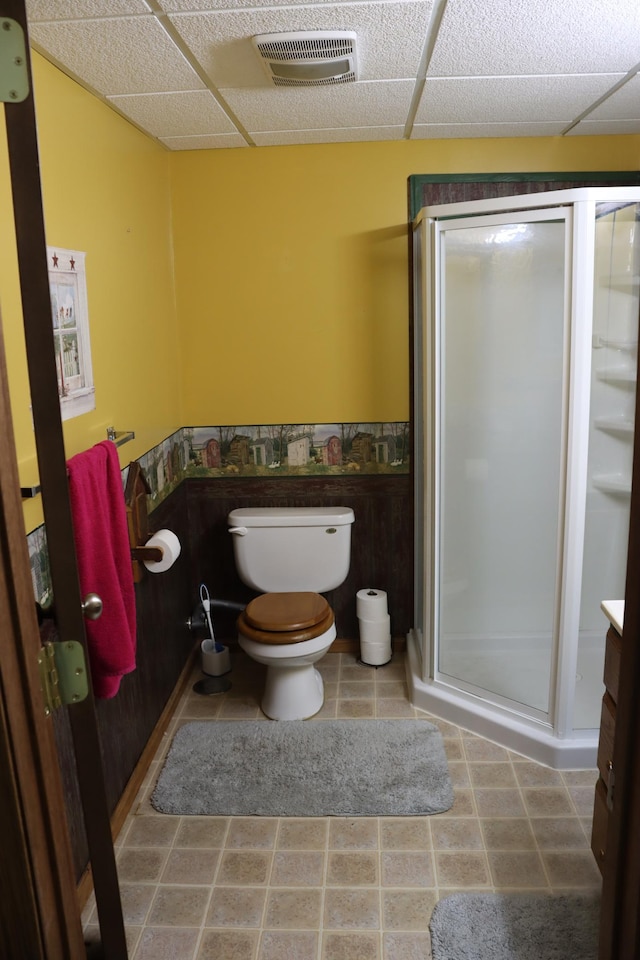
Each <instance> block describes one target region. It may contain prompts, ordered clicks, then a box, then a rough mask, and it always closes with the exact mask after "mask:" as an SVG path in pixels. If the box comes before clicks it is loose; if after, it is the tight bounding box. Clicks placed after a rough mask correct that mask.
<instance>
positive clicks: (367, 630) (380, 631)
mask: <svg viewBox="0 0 640 960" xmlns="http://www.w3.org/2000/svg"><path fill="white" fill-rule="evenodd" d="M358 626H359V628H360V641H361V643H387V642H389V643H390V642H391V617H390V616H389V614H387V615H386V617H381V618H380V619H379V620H362V619H358Z"/></svg>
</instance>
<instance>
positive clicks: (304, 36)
mask: <svg viewBox="0 0 640 960" xmlns="http://www.w3.org/2000/svg"><path fill="white" fill-rule="evenodd" d="M252 43H253V46H254V47H255V49H256V52H257V54H258V56H259V57H260V60H261V62H262V65H263V67H264V69H265V71H266V73H267V75H268V77H269V79H270V80H271V82H272V83H273V84H274V86H276V87H319V86H328V85H335V84H339V83H353V82H354V81H355V80H357V79H358V65H357V58H356V35H355V33H353V32H351V31H346V30H341V31H335V30H332V31H328V30H315V31H304V32H302V33H263V34H261V35H259V36H256V37H252Z"/></svg>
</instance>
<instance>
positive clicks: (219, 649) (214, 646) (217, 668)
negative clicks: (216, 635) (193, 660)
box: [200, 640, 231, 677]
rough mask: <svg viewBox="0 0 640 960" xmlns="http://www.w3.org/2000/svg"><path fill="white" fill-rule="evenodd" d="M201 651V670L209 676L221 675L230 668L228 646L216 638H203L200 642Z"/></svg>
mask: <svg viewBox="0 0 640 960" xmlns="http://www.w3.org/2000/svg"><path fill="white" fill-rule="evenodd" d="M200 650H201V652H202V672H203V673H206V674H208V676H210V677H221V676H222V675H223V674H225V673H229V671H230V670H231V657H230V656H229V648H228V647H225V646H224V645H223V644H222V643H218V642H217V641H216V640H203V641H202V643H201V644H200Z"/></svg>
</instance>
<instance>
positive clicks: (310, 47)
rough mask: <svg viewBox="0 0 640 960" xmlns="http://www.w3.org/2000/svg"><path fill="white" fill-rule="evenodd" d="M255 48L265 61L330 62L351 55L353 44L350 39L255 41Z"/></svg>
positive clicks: (353, 50) (353, 48)
mask: <svg viewBox="0 0 640 960" xmlns="http://www.w3.org/2000/svg"><path fill="white" fill-rule="evenodd" d="M256 46H257V48H258V50H259V51H260V54H261V56H263V57H264V58H265V59H266V60H280V61H291V60H305V61H306V60H332V59H334V58H340V57H345V56H349V54H351V55H353V54H354V53H355V43H354V41H353V40H352V39H351V38H350V37H346V38H343V37H330V38H328V39H322V38H318V39H316V38H313V39H311V40H264V41H262V40H257V41H256Z"/></svg>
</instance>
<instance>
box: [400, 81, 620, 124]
mask: <svg viewBox="0 0 640 960" xmlns="http://www.w3.org/2000/svg"><path fill="white" fill-rule="evenodd" d="M620 79H621V78H620V76H615V75H612V76H609V75H607V76H604V77H602V76H596V77H589V76H587V77H565V76H555V77H480V78H478V77H476V78H474V79H471V78H466V79H458V78H451V79H427V81H426V83H425V87H424V91H423V93H422V97H421V98H420V104H419V106H418V111H417V114H416V123H485V122H486V123H511V122H531V121H538V122H542V121H550V120H558V121H560V120H562V121H565V125H566V123H569V122H570V121H571V120H572V119H573V118H574V117H575V116H577V115H578V114H579V113H580V112H581V111H583V110H584V109H586V108H587V107H588V106H589V104H591V103H593V102H594V101H595V100H597V99H598V97H600V96H602V94H603V93H605V92H606V91H607V90H608V89H609V88H610V87H612V86H613V85H614V84H615V83H617V81H618V80H620Z"/></svg>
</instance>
